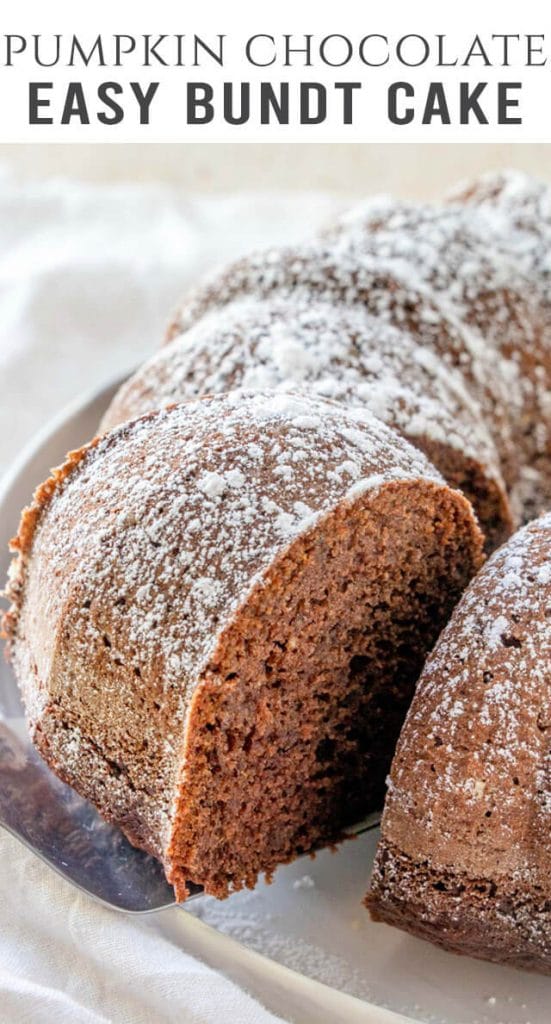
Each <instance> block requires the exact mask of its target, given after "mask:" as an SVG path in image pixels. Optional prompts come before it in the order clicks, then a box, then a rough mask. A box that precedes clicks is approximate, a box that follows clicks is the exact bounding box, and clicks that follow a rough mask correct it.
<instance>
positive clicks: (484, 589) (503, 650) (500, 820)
mask: <svg viewBox="0 0 551 1024" xmlns="http://www.w3.org/2000/svg"><path fill="white" fill-rule="evenodd" d="M550 615H551V514H548V515H545V516H543V517H541V518H540V519H537V520H535V521H534V522H532V523H530V524H529V525H528V526H526V527H524V528H523V529H522V530H520V531H519V532H518V533H516V534H515V536H514V537H513V538H512V539H511V540H510V541H509V542H508V543H507V544H506V545H504V546H503V547H502V548H501V549H500V550H499V551H498V552H496V553H495V554H494V555H493V556H492V558H491V559H490V561H489V562H488V563H487V564H486V566H485V567H484V568H483V569H482V571H481V572H480V573H479V575H478V576H477V577H476V578H475V579H474V581H473V582H472V583H471V585H470V587H469V588H468V590H467V591H466V593H465V594H464V596H463V598H462V600H461V601H460V603H459V605H458V606H457V608H456V609H455V611H454V613H453V615H452V617H451V620H450V622H449V624H448V625H447V626H446V628H445V630H444V632H443V633H442V636H441V638H440V639H439V641H438V642H437V644H436V647H435V648H434V651H433V652H432V654H431V655H430V656H429V658H428V660H427V663H426V666H425V668H424V671H423V673H422V675H421V679H420V681H419V684H418V687H417V691H416V695H415V698H414V700H413V703H412V706H411V708H410V711H409V713H408V716H407V719H406V722H405V725H404V728H403V730H402V734H401V737H400V741H399V743H398V748H397V751H396V755H395V758H394V762H393V765H392V771H391V774H390V782H389V788H388V795H387V800H386V807H385V812H384V817H383V823H382V835H381V841H380V845H379V849H378V853H377V857H376V862H375V867H374V872H373V878H372V881H371V889H370V892H369V895H368V898H367V903H368V906H369V908H370V910H371V913H372V915H373V916H374V917H375V918H376V919H377V920H380V921H386V922H388V923H390V924H394V925H397V926H399V927H400V928H404V929H406V930H407V931H409V932H412V933H413V934H415V935H419V936H422V937H423V938H427V939H430V940H431V941H433V942H435V943H437V944H438V945H441V946H444V947H445V948H446V949H450V950H455V951H456V952H459V953H468V954H470V955H472V956H478V957H484V958H487V959H490V960H496V961H502V962H504V963H508V964H513V965H515V966H519V967H527V968H532V969H537V970H540V971H544V972H548V973H551V838H550V828H549V825H550V821H551V817H550V816H551V803H550V800H551V796H550V794H551V750H550V746H549V735H550V730H551V683H550V679H551V629H550Z"/></svg>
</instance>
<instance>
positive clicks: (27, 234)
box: [0, 169, 336, 472]
mask: <svg viewBox="0 0 551 1024" xmlns="http://www.w3.org/2000/svg"><path fill="white" fill-rule="evenodd" d="M129 173H131V169H129ZM335 208H336V200H334V199H331V198H330V197H329V196H324V195H322V194H319V193H303V194H300V193H295V194H293V193H289V194H287V195H285V194H271V195H270V194H251V195H248V194H244V193H241V194H237V195H235V196H230V197H221V196H218V197H204V198H200V197H196V198H191V197H189V196H187V195H186V194H185V193H184V192H183V191H182V190H179V189H178V188H176V187H173V186H170V185H160V184H159V185H155V184H148V185H136V184H130V183H129V184H117V185H99V186H94V185H83V184H77V183H74V182H68V181H59V180H49V181H44V182H40V183H28V184H26V185H21V184H18V183H17V182H16V181H14V180H13V179H12V178H10V176H9V175H8V174H4V175H3V176H2V174H1V172H0V396H1V397H0V438H1V439H2V441H1V445H0V472H1V471H2V470H4V469H5V468H6V466H7V464H8V463H9V461H10V460H11V459H12V458H14V457H15V456H16V454H17V453H18V451H19V450H20V448H21V446H22V444H24V443H25V442H26V441H27V440H28V439H29V437H30V436H31V435H32V434H33V433H34V432H35V431H36V430H37V429H39V428H40V426H41V425H42V424H43V423H44V422H45V421H46V420H47V419H48V418H50V417H51V416H52V415H54V414H55V413H56V412H58V411H59V409H60V408H62V407H63V405H64V404H65V403H67V402H68V401H70V400H72V399H73V398H74V397H75V396H76V395H78V394H79V393H80V392H82V390H83V389H91V388H94V387H97V386H99V385H101V384H104V383H106V382H108V381H110V380H111V379H113V377H115V376H116V375H117V374H119V373H121V372H123V371H125V370H129V369H131V368H132V367H133V366H135V365H136V364H137V363H138V362H140V361H141V360H143V359H144V358H145V357H146V356H147V355H148V354H149V353H150V352H152V351H153V350H154V348H155V347H156V346H157V345H158V344H159V341H160V339H161V337H162V334H163V330H164V327H165V325H166V323H167V322H168V319H169V316H170V314H171V312H172V309H173V307H174V306H175V304H176V303H177V302H178V301H179V299H180V297H181V295H182V293H183V292H184V291H185V290H186V288H187V287H188V286H189V285H190V284H191V283H192V282H193V281H194V280H196V279H197V277H199V276H200V275H201V274H202V273H203V272H204V271H205V270H206V269H207V268H209V267H211V266H213V265H214V264H216V263H223V262H225V261H227V260H229V259H232V258H233V257H235V256H237V255H241V254H242V253H244V252H247V251H248V250H250V249H251V248H256V247H262V246H266V245H270V244H272V243H280V242H293V241H295V240H298V239H300V238H301V237H303V236H304V235H305V234H308V232H309V231H312V230H313V229H315V228H316V227H317V226H319V225H320V224H321V223H323V222H324V221H325V220H326V219H327V218H328V217H329V216H330V213H331V212H332V211H333V210H335Z"/></svg>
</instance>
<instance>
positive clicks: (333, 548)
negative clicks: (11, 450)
mask: <svg viewBox="0 0 551 1024" xmlns="http://www.w3.org/2000/svg"><path fill="white" fill-rule="evenodd" d="M481 545H482V537H481V533H480V530H479V528H478V526H477V524H476V520H475V518H474V515H473V513H472V509H471V506H470V504H469V502H468V501H467V500H466V499H465V498H464V497H463V495H461V494H460V493H459V492H458V491H454V490H452V489H451V488H450V487H449V486H448V485H447V484H446V483H445V482H444V481H443V479H442V478H441V477H440V476H439V474H438V473H437V472H436V470H434V469H433V467H432V466H431V465H430V464H429V462H428V461H427V460H426V459H425V457H424V456H423V455H422V454H420V453H419V452H418V451H416V450H415V449H414V448H413V447H411V446H410V445H409V444H408V443H407V442H406V441H405V440H403V439H402V438H401V437H400V435H399V434H397V433H396V432H394V431H393V430H391V429H389V428H388V427H387V426H385V425H384V424H383V423H382V422H381V421H380V420H378V419H376V418H375V417H374V416H372V415H371V414H369V413H368V412H366V411H360V410H345V409H344V408H343V407H342V406H341V405H338V404H336V403H332V402H328V401H326V400H324V399H321V398H319V397H315V396H307V395H306V394H304V393H300V392H296V393H294V394H293V393H277V392H274V391H263V392H258V393H254V394H253V393H249V392H243V391H237V392H236V391H233V392H230V393H229V394H227V395H225V396H218V397H214V398H211V399H205V400H203V401H199V402H193V403H189V404H184V405H182V404H180V405H174V406H172V407H169V408H168V409H167V410H165V411H160V412H157V413H152V414H147V415H145V416H144V417H142V418H140V419H137V420H134V421H132V422H130V423H126V424H124V425H122V426H120V427H117V428H116V429H114V430H112V431H111V432H110V433H108V434H107V435H105V436H104V437H103V438H100V439H96V440H95V441H93V442H92V443H91V444H89V445H88V446H86V447H85V448H83V449H81V450H79V451H76V452H73V453H72V454H71V455H70V456H69V458H68V461H67V462H66V463H65V465H64V466H62V467H61V468H60V469H58V470H56V471H55V472H54V473H53V476H52V477H51V478H50V479H49V480H48V481H47V482H46V483H45V484H43V485H42V486H41V487H40V488H39V489H38V491H37V492H36V494H35V498H34V502H33V504H32V505H31V506H30V507H29V508H28V509H27V510H26V511H25V512H24V514H23V518H22V522H21V527H20V532H19V535H18V537H17V538H16V540H15V542H14V547H15V550H16V557H15V560H14V562H13V565H12V570H11V574H10V583H9V594H10V597H11V601H12V604H11V608H10V611H9V612H8V614H7V615H6V617H5V631H6V633H7V635H8V640H9V650H10V654H11V658H12V660H13V664H14V666H15V670H16V673H17V677H18V679H19V682H20V685H21V688H22V692H23V695H24V700H25V705H26V711H27V715H28V720H29V725H30V729H31V732H32V736H33V739H34V741H35V743H36V745H37V747H38V748H39V750H40V751H41V753H42V755H43V757H44V758H45V760H46V761H47V762H48V763H49V764H50V765H51V766H52V768H53V769H54V770H55V771H56V772H57V773H58V774H59V775H60V776H61V777H62V778H64V779H65V780H66V781H67V782H69V783H70V784H71V785H72V786H74V787H75V789H77V790H78V791H79V792H80V793H81V794H83V795H84V796H85V797H87V798H89V799H90V800H92V801H93V802H94V803H95V804H96V805H97V806H98V808H99V809H100V811H101V812H102V814H104V815H105V816H106V817H107V818H108V819H110V820H111V821H113V822H115V823H116V824H117V825H119V826H120V827H121V828H122V829H123V831H124V832H125V833H126V834H127V836H128V837H129V839H130V840H131V841H132V842H133V843H134V844H136V845H137V846H140V847H142V848H143V849H145V850H148V851H150V852H151V853H153V854H154V855H155V856H157V857H158V858H160V860H161V861H162V862H163V864H164V866H165V869H166V873H167V877H168V878H169V880H170V881H171V883H172V884H173V885H174V887H175V891H176V896H177V898H178V899H183V898H184V897H185V895H186V883H187V882H188V881H192V882H198V883H200V884H202V885H204V887H205V889H206V891H207V892H209V893H213V894H215V895H216V896H220V897H222V896H225V895H227V894H228V893H229V892H230V891H232V890H237V889H239V888H241V887H242V886H243V885H252V884H254V882H255V880H256V877H257V875H258V873H259V872H260V871H265V872H266V873H267V874H268V875H269V874H270V873H271V872H272V871H273V870H274V868H275V867H276V865H278V864H279V863H281V862H284V861H286V860H288V859H290V858H292V857H293V856H295V855H297V854H300V853H302V852H303V851H305V850H310V849H312V848H314V847H316V846H319V845H320V844H321V843H324V842H327V841H330V840H332V839H335V838H337V837H338V836H339V835H340V834H342V830H343V829H344V828H345V827H346V826H347V825H348V824H349V823H351V822H353V821H354V820H357V819H358V818H359V817H360V816H361V815H363V814H364V813H365V812H367V811H369V810H370V809H372V808H374V807H378V806H380V804H381V801H382V796H383V789H384V779H385V775H386V773H387V770H388V766H389V762H390V758H391V756H392V751H393V748H394V745H395V741H396V738H397V735H398V731H399V729H400V726H401V723H402V720H403V716H404V713H405V710H406V707H407V705H408V703H409V701H410V698H411V693H412V689H413V686H414V683H415V679H416V677H417V676H418V673H419V671H420V669H421V666H422V663H423V660H424V657H425V655H426V653H427V651H428V650H429V649H430V647H431V646H432V644H433V643H434V641H435V639H436V637H437V635H438V632H439V630H440V628H441V626H442V625H443V623H444V622H445V621H446V620H447V618H448V616H449V614H450V612H451V609H452V607H453V605H454V604H455V602H456V601H457V599H458V597H459V595H460V593H461V592H462V591H463V589H464V587H465V586H466V584H467V582H468V581H469V579H470V578H471V577H472V576H473V574H474V573H475V572H476V570H477V569H478V568H479V566H480V564H481V561H482V554H481V550H482V548H481Z"/></svg>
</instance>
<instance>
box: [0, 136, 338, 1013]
mask: <svg viewBox="0 0 551 1024" xmlns="http://www.w3.org/2000/svg"><path fill="white" fill-rule="evenodd" d="M184 158H185V157H184V156H183V157H182V159H184ZM129 172H130V173H131V169H129ZM334 208H335V203H334V201H333V200H331V199H330V198H328V197H323V196H320V195H272V196H269V195H268V196H267V195H263V196H254V195H253V196H251V195H241V196H237V197H229V198H208V199H207V198H190V197H188V196H185V195H183V194H181V193H180V192H178V191H177V190H175V189H174V188H170V187H168V186H161V185H159V186H151V185H149V186H136V185H128V186H121V185H117V186H112V187H109V186H89V185H87V186H84V185H80V184H77V183H74V182H73V183H69V182H61V181H59V182H57V181H51V182H48V183H44V184H40V185H36V184H35V185H32V186H26V187H22V186H20V185H18V184H17V182H15V181H13V180H12V179H10V178H9V176H7V175H4V176H1V175H0V385H1V387H0V396H1V397H0V438H1V439H2V440H1V444H0V471H3V470H4V469H6V467H7V466H8V464H9V463H10V462H11V461H12V459H13V458H14V457H15V456H16V455H17V453H18V452H19V450H20V449H21V447H22V445H23V444H24V443H25V442H27V441H28V440H29V439H30V438H31V436H32V435H33V433H35V431H36V430H38V429H39V428H40V427H41V426H42V425H43V424H44V422H45V421H46V420H47V419H49V418H50V417H51V416H52V415H54V414H56V413H57V412H58V411H59V410H60V408H61V407H62V406H63V405H64V404H65V403H66V402H69V401H70V400H72V399H74V397H75V396H76V395H78V394H79V393H80V392H81V391H82V390H84V389H86V390H88V389H90V388H92V387H94V386H96V385H97V386H99V385H101V384H103V383H104V382H106V381H107V380H110V379H111V378H113V377H114V376H115V375H116V374H117V373H118V372H120V371H121V370H124V369H127V368H130V367H132V366H134V365H135V364H136V363H138V362H139V361H140V360H141V359H143V358H144V357H145V356H146V355H147V354H148V353H149V352H151V351H152V350H153V349H154V347H155V346H156V345H157V344H158V341H159V339H160V337H161V334H162V331H163V327H164V324H165V322H166V321H167V318H168V315H169V313H170V311H171V308H172V307H173V306H174V304H175V303H176V302H177V300H178V298H179V297H180V295H181V293H182V291H183V290H184V289H185V288H186V287H187V286H188V285H189V284H190V283H191V282H192V280H193V279H195V278H196V277H197V276H198V275H200V273H201V272H203V271H204V270H205V269H206V268H207V267H209V266H211V265H212V264H213V263H215V262H222V261H224V260H227V259H230V258H231V257H233V256H235V255H238V254H241V253H243V252H244V251H246V250H248V249H250V248H252V247H255V246H262V245H268V244H270V243H275V242H280V241H294V240H298V239H299V238H300V237H302V236H303V235H305V234H307V233H308V232H309V231H311V230H312V229H314V228H315V227H316V226H318V225H319V224H320V223H322V222H323V221H324V220H325V219H327V217H328V216H329V214H330V212H331V211H332V210H333V209H334ZM171 914H172V915H174V914H175V915H178V918H179V919H178V927H177V928H176V929H175V928H174V920H172V922H171V924H172V927H171V928H168V929H166V931H163V928H162V926H161V925H160V923H159V918H160V916H161V915H156V917H155V918H149V919H143V918H139V919H138V918H128V917H124V916H123V915H118V914H116V913H111V912H109V911H107V910H104V909H102V908H100V907H98V906H97V905H94V904H92V903H91V902H90V901H89V900H88V899H86V898H85V897H83V896H80V895H79V894H77V893H75V892H74V891H73V890H72V889H71V888H70V887H69V886H68V885H67V884H66V883H65V882H63V881H62V880H60V879H58V878H57V877H56V876H55V875H54V874H53V873H52V872H51V871H50V870H49V869H48V868H46V867H44V866H43V865H42V864H41V863H40V862H39V861H38V860H36V858H34V857H33V856H32V855H31V854H29V853H27V852H26V851H24V850H23V848H22V847H21V846H20V845H19V844H18V843H16V841H15V840H13V839H12V838H11V837H8V836H7V835H5V834H3V833H0V1020H1V1021H2V1024H12V1022H17V1024H19V1022H27V1021H29V1022H33V1024H35V1022H44V1024H46V1022H47V1024H50V1022H52V1021H59V1022H67V1024H80V1022H82V1024H84V1022H86V1024H96V1022H98V1024H99V1022H100V1021H101V1022H105V1021H114V1022H117V1024H119V1022H128V1024H130V1022H132V1024H140V1022H142V1021H143V1022H147V1024H157V1022H164V1021H178V1022H181V1021H186V1022H187V1021H189V1022H194V1024H195V1022H197V1024H199V1022H201V1024H207V1022H211V1021H212V1022H216V1024H222V1022H224V1024H233V1022H235V1024H248V1022H252V1021H254V1022H259V1024H263V1022H268V1021H275V1020H276V1019H278V1018H276V1017H274V1016H272V1014H271V1013H270V1012H268V1011H267V1010H265V1009H263V1007H262V1006H261V1005H260V1002H258V1001H256V1000H255V999H254V998H251V997H250V996H249V995H247V994H245V991H244V990H243V988H242V987H240V986H241V985H243V986H245V987H249V988H250V987H252V988H253V989H254V991H255V994H256V996H257V998H260V999H261V1000H262V1001H263V1002H264V1003H266V1005H269V1006H270V1007H271V1008H272V1010H274V1011H275V1012H277V1013H281V1014H283V1016H285V1018H286V1019H291V1017H293V1018H294V1019H297V1020H300V1022H301V1024H306V1022H309V1021H310V1020H316V1021H317V1020H322V1019H324V1018H323V993H321V995H320V993H319V992H318V993H317V996H316V994H315V992H314V991H313V990H312V991H311V992H308V991H305V992H302V991H301V992H298V993H297V992H295V993H294V995H293V996H292V997H291V996H290V995H289V993H287V994H286V992H285V989H286V985H285V984H282V982H281V978H279V980H275V981H274V983H273V984H269V983H268V981H266V982H265V983H264V984H263V982H262V971H256V973H255V970H254V969H253V968H254V965H250V966H248V962H247V960H246V958H245V959H244V960H243V962H242V963H241V964H240V966H239V968H237V967H236V963H235V957H234V956H233V954H232V951H231V949H228V950H227V955H226V954H225V953H224V952H223V951H222V952H221V951H220V948H219V947H217V950H218V952H217V954H216V957H214V954H212V955H211V952H210V950H211V945H209V933H208V929H207V928H206V926H205V925H203V924H202V923H201V922H199V921H195V920H194V919H188V915H185V914H184V913H183V912H182V911H179V910H175V911H169V912H168V917H170V915H171ZM167 921H168V918H167ZM184 949H187V950H188V951H189V952H191V953H195V954H196V956H191V955H189V952H187V953H186V952H184V951H183V950H184ZM199 955H200V956H204V957H206V959H208V960H210V962H211V963H213V962H214V961H216V962H215V966H217V967H221V968H222V969H223V970H231V972H232V973H233V976H234V977H235V976H236V974H237V975H238V978H239V982H240V985H237V984H235V983H233V982H231V981H229V980H228V979H227V978H226V977H225V976H224V974H222V973H220V971H216V970H214V969H213V968H212V967H207V966H205V965H204V964H203V963H202V962H201V961H200V960H199V959H198V958H197V956H199ZM257 966H258V965H257ZM259 978H260V980H259ZM316 1000H317V1010H316V1009H315V1007H314V1004H315V1003H316ZM297 1007H300V1008H299V1009H297ZM320 1007H321V1008H320ZM327 1019H328V1020H329V1019H331V1020H336V1017H332V1016H331V1012H330V1011H329V1012H328V1014H327ZM349 1019H352V1017H350V1018H349Z"/></svg>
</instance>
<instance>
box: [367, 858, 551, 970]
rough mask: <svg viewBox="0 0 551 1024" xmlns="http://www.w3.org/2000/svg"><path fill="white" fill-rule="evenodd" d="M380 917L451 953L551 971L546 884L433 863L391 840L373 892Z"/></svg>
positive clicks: (370, 902)
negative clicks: (496, 878)
mask: <svg viewBox="0 0 551 1024" xmlns="http://www.w3.org/2000/svg"><path fill="white" fill-rule="evenodd" d="M366 903H367V906H368V908H369V911H370V913H371V916H372V918H373V920H374V921H382V922H384V923H385V924H390V925H394V926H395V927H396V928H401V929H402V930H403V931H406V932H409V933H410V934H411V935H415V936H417V937H418V938H420V939H426V940H427V941H428V942H433V943H434V944H435V945H437V946H441V948H442V949H446V950H448V951H449V952H450V953H460V954H463V955H465V956H473V957H478V958H480V959H482V960H492V961H494V962H495V963H503V964H507V965H508V966H510V967H521V968H524V969H525V970H531V971H538V972H540V973H545V974H551V944H550V941H549V936H550V935H551V904H550V901H549V892H548V890H547V889H544V888H543V887H539V886H535V887H534V886H531V885H529V884H521V885H517V886H515V885H511V884H507V882H503V881H500V882H499V883H496V882H495V881H493V880H492V879H489V878H488V876H487V873H486V872H483V873H482V874H481V875H480V876H478V877H477V876H472V875H467V874H466V873H464V872H458V871H455V870H453V869H452V870H450V871H448V870H445V869H444V870H443V869H440V868H433V867H431V866H430V864H429V863H427V862H426V861H421V862H420V861H419V860H418V859H417V858H414V857H408V856H406V855H405V854H404V853H402V851H401V850H399V849H396V848H395V847H393V846H385V847H384V852H382V853H381V855H380V856H379V858H378V860H377V864H376V867H375V872H374V875H373V881H372V889H371V892H370V893H369V895H368V897H367V899H366Z"/></svg>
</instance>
